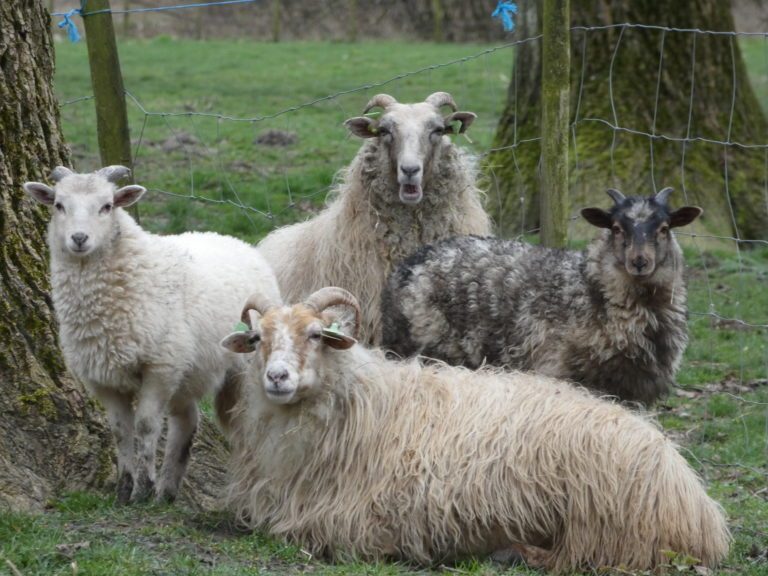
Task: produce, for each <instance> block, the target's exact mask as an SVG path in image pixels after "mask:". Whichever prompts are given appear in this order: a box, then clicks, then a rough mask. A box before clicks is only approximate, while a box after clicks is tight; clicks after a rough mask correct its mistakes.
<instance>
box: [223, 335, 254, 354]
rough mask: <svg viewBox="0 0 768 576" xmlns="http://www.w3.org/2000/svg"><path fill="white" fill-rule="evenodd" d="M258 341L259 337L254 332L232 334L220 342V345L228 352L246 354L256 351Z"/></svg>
mask: <svg viewBox="0 0 768 576" xmlns="http://www.w3.org/2000/svg"><path fill="white" fill-rule="evenodd" d="M260 340H261V335H260V334H259V333H258V332H256V331H254V330H248V331H246V332H232V334H230V335H229V336H227V337H226V338H224V340H222V341H221V345H222V346H223V347H224V348H226V349H227V350H229V351H230V352H235V353H237V354H248V353H250V352H253V351H254V350H256V347H257V346H258V345H259V341H260Z"/></svg>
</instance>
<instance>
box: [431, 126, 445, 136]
mask: <svg viewBox="0 0 768 576" xmlns="http://www.w3.org/2000/svg"><path fill="white" fill-rule="evenodd" d="M443 134H445V127H443V126H440V127H439V128H435V129H434V130H432V135H433V136H442V135H443Z"/></svg>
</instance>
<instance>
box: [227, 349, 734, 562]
mask: <svg viewBox="0 0 768 576" xmlns="http://www.w3.org/2000/svg"><path fill="white" fill-rule="evenodd" d="M325 355H326V356H327V357H328V366H327V367H326V368H327V369H326V370H324V373H325V375H326V376H325V378H326V380H325V384H324V386H323V390H322V392H321V393H320V394H318V395H317V396H315V397H313V398H309V399H306V400H304V401H302V402H301V403H299V404H296V405H282V406H276V405H272V404H270V403H269V402H267V400H266V399H265V398H264V396H263V394H264V393H263V391H262V387H261V385H260V384H257V382H256V381H254V382H252V383H251V385H250V386H249V387H248V390H247V393H246V394H244V395H243V397H242V398H241V400H240V403H239V405H238V406H237V407H236V409H235V411H234V412H233V414H232V419H233V426H234V434H233V437H234V438H235V441H234V445H233V454H232V462H231V475H232V483H231V486H230V487H229V493H228V498H229V504H230V505H231V507H232V508H233V509H234V511H235V512H236V514H237V517H238V518H239V519H240V520H241V521H243V522H245V523H246V524H248V525H249V526H252V527H259V528H262V529H266V530H267V531H269V532H270V533H271V534H273V535H276V536H278V537H282V538H286V539H288V540H290V541H293V542H296V543H298V544H299V545H301V546H302V547H304V548H305V549H307V550H308V551H310V552H311V553H313V554H327V555H329V556H330V557H332V558H336V559H348V558H359V559H365V560H377V559H383V558H394V559H400V560H405V561H414V562H417V563H421V564H434V563H437V562H443V561H448V560H451V559H456V558H460V557H463V556H466V555H484V554H487V553H489V552H492V551H494V550H498V549H503V548H506V547H508V546H510V545H511V544H514V543H524V544H529V545H533V546H538V547H541V548H544V549H546V550H547V551H548V552H547V554H546V559H545V561H544V563H545V566H546V567H548V568H549V569H552V570H556V571H565V570H569V569H577V568H585V567H598V566H619V565H623V566H625V567H627V568H630V569H647V568H651V567H654V566H657V565H658V564H659V563H661V562H663V561H664V560H665V556H664V554H663V552H664V551H665V550H673V551H676V552H680V553H685V554H690V555H692V556H694V557H696V558H698V559H700V560H701V562H702V563H704V564H705V565H708V566H712V565H714V564H716V563H717V562H718V561H719V560H721V559H722V558H723V557H724V556H725V554H726V553H727V551H728V546H729V534H728V530H727V528H726V524H725V520H724V517H723V512H722V509H721V508H720V506H719V505H718V504H717V503H716V502H714V501H713V500H712V499H710V498H709V497H708V496H707V494H706V493H705V491H704V488H703V487H702V483H701V481H700V480H699V478H698V477H697V476H696V474H695V473H694V472H693V471H692V470H691V468H690V467H689V465H688V464H687V463H686V461H685V460H684V459H683V458H682V457H681V456H680V454H679V453H678V451H677V449H676V448H675V446H674V445H673V444H672V443H671V442H670V441H668V440H667V439H666V438H665V437H664V436H663V434H662V433H661V432H660V431H659V430H658V429H657V427H656V426H655V425H654V424H652V423H651V422H649V421H648V420H647V419H645V418H642V417H640V416H638V415H635V414H633V413H631V412H629V411H628V410H626V409H625V408H623V407H621V406H619V405H616V404H612V403H609V402H606V401H603V400H600V399H597V398H594V397H592V396H591V395H589V394H588V393H586V392H585V391H583V390H581V389H576V388H573V387H571V386H569V385H567V384H565V383H561V382H558V381H554V380H551V379H548V378H546V377H540V376H533V375H527V374H522V373H501V372H498V371H491V370H488V369H482V370H480V371H478V372H471V371H469V370H467V369H463V368H453V367H448V366H445V365H442V364H437V365H430V366H427V367H422V366H420V365H419V363H418V362H416V361H412V362H408V363H395V362H387V361H384V360H383V358H382V357H381V355H380V354H379V353H378V352H369V351H367V350H364V349H361V348H360V347H359V346H355V347H354V348H353V349H351V350H350V351H346V352H344V351H332V350H329V351H328V352H327V353H326V354H325ZM255 375H256V372H255V371H254V373H253V376H254V377H255Z"/></svg>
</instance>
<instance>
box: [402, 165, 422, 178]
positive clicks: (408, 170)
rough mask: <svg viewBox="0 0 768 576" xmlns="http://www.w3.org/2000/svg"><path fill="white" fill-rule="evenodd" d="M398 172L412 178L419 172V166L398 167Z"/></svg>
mask: <svg viewBox="0 0 768 576" xmlns="http://www.w3.org/2000/svg"><path fill="white" fill-rule="evenodd" d="M400 171H401V172H402V173H403V174H405V175H406V176H408V178H413V177H414V176H416V174H418V173H419V171H421V166H400Z"/></svg>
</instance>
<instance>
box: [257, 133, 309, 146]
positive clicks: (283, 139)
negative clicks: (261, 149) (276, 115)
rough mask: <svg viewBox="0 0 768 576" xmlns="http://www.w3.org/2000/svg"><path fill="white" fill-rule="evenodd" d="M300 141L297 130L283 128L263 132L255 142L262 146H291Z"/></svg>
mask: <svg viewBox="0 0 768 576" xmlns="http://www.w3.org/2000/svg"><path fill="white" fill-rule="evenodd" d="M298 141H299V136H298V135H297V134H296V132H285V131H283V130H267V131H265V132H262V133H261V134H259V135H258V136H257V137H256V140H254V141H253V143H254V144H261V145H262V146H291V145H293V144H296V143H297V142H298Z"/></svg>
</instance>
